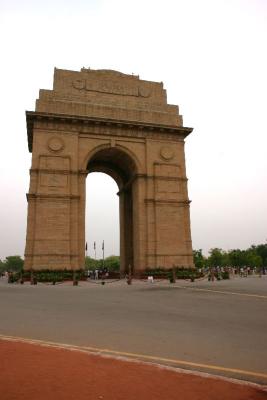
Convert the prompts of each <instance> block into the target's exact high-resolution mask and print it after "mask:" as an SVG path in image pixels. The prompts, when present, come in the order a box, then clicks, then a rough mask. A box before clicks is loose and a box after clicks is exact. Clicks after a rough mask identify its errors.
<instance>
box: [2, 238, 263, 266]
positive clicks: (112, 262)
mask: <svg viewBox="0 0 267 400" xmlns="http://www.w3.org/2000/svg"><path fill="white" fill-rule="evenodd" d="M23 262H24V261H23V259H22V258H21V257H20V256H17V255H15V256H9V257H6V259H5V260H3V261H1V260H0V273H2V272H4V271H14V272H18V271H21V270H22V269H23ZM194 264H195V266H196V268H204V267H256V268H262V267H265V268H267V243H266V244H259V245H257V246H255V245H253V246H251V247H249V248H248V249H246V250H240V249H234V250H228V251H225V250H222V249H220V248H217V247H216V248H213V249H211V250H210V251H209V256H207V257H206V256H204V255H203V253H202V250H201V249H199V250H194ZM104 268H107V269H108V270H109V271H119V269H120V257H119V256H109V257H106V258H105V259H104V262H103V260H102V259H100V260H95V259H93V258H91V257H85V269H86V270H95V269H98V270H102V269H104Z"/></svg>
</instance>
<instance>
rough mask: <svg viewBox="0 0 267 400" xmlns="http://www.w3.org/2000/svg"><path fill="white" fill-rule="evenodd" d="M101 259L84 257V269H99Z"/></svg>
mask: <svg viewBox="0 0 267 400" xmlns="http://www.w3.org/2000/svg"><path fill="white" fill-rule="evenodd" d="M101 261H102V260H95V259H94V258H92V257H85V269H87V270H88V269H89V270H93V269H99V268H100V267H101V266H102V263H101Z"/></svg>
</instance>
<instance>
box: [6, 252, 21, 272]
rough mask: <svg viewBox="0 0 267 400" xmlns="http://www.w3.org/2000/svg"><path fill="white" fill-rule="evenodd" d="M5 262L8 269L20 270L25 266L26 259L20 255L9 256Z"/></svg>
mask: <svg viewBox="0 0 267 400" xmlns="http://www.w3.org/2000/svg"><path fill="white" fill-rule="evenodd" d="M4 263H5V267H6V270H7V271H14V272H20V271H21V270H22V268H23V264H24V261H23V259H22V258H21V257H20V256H8V257H6V259H5V261H4Z"/></svg>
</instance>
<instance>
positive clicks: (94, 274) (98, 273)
mask: <svg viewBox="0 0 267 400" xmlns="http://www.w3.org/2000/svg"><path fill="white" fill-rule="evenodd" d="M87 277H88V279H94V280H98V279H105V278H108V277H109V271H108V268H103V269H98V268H96V269H93V270H88V271H87Z"/></svg>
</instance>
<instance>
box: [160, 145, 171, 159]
mask: <svg viewBox="0 0 267 400" xmlns="http://www.w3.org/2000/svg"><path fill="white" fill-rule="evenodd" d="M160 156H161V158H162V159H163V160H165V161H170V160H172V159H173V158H174V149H173V148H172V147H170V146H162V147H161V149H160Z"/></svg>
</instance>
